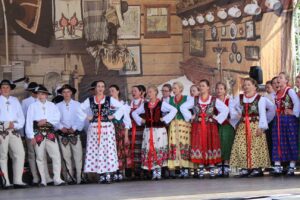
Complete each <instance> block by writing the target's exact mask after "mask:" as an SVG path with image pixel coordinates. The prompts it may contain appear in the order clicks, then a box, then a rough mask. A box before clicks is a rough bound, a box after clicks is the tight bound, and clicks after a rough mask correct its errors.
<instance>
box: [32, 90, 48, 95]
mask: <svg viewBox="0 0 300 200" xmlns="http://www.w3.org/2000/svg"><path fill="white" fill-rule="evenodd" d="M33 93H35V94H38V93H43V94H47V95H52V94H51V93H50V92H47V91H44V90H36V91H34V92H33Z"/></svg>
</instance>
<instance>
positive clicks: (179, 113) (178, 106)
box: [169, 95, 187, 120]
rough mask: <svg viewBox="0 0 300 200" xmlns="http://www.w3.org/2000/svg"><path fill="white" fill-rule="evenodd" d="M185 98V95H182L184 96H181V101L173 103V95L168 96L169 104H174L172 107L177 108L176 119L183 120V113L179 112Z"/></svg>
mask: <svg viewBox="0 0 300 200" xmlns="http://www.w3.org/2000/svg"><path fill="white" fill-rule="evenodd" d="M186 100H187V96H185V95H184V96H183V97H182V99H181V101H180V102H179V103H178V104H176V103H175V97H171V98H170V102H169V103H170V105H172V106H174V107H175V108H176V109H177V114H176V117H175V119H178V120H184V118H183V115H182V113H181V112H180V106H181V105H182V104H183V103H185V102H186Z"/></svg>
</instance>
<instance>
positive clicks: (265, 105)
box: [230, 94, 276, 130]
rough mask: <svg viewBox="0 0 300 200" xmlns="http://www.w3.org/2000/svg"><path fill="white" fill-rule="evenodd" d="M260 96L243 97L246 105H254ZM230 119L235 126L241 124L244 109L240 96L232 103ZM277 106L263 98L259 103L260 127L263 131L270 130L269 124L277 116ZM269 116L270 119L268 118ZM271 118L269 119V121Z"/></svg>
mask: <svg viewBox="0 0 300 200" xmlns="http://www.w3.org/2000/svg"><path fill="white" fill-rule="evenodd" d="M257 95H258V94H255V95H254V96H253V97H251V98H247V97H246V96H245V95H243V102H244V103H252V102H253V101H254V100H255V98H256V97H257ZM230 104H231V105H230V108H231V109H230V117H231V118H232V119H233V120H235V125H236V124H237V123H238V122H239V120H240V117H241V115H242V107H241V104H240V96H236V97H235V98H234V101H231V102H230ZM275 110H276V108H275V105H274V104H273V103H272V102H271V101H270V100H268V99H267V98H266V97H261V98H260V99H259V101H258V112H259V123H258V127H259V128H261V129H265V130H266V129H268V122H270V121H271V120H272V119H273V118H274V116H275ZM267 116H268V117H267ZM268 118H269V119H268Z"/></svg>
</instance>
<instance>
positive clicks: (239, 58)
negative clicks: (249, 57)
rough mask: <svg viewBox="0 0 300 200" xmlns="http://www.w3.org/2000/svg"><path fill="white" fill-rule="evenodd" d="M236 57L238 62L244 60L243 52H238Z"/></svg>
mask: <svg viewBox="0 0 300 200" xmlns="http://www.w3.org/2000/svg"><path fill="white" fill-rule="evenodd" d="M235 59H236V62H237V63H241V62H242V60H243V56H242V54H241V53H240V52H237V53H236V55H235Z"/></svg>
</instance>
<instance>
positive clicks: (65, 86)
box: [57, 84, 77, 94]
mask: <svg viewBox="0 0 300 200" xmlns="http://www.w3.org/2000/svg"><path fill="white" fill-rule="evenodd" d="M65 89H68V90H71V91H72V93H73V94H75V93H76V92H77V90H76V89H75V88H73V87H72V86H71V85H69V84H64V85H63V86H62V87H61V88H60V89H58V90H57V93H59V94H62V92H63V91H64V90H65Z"/></svg>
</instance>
